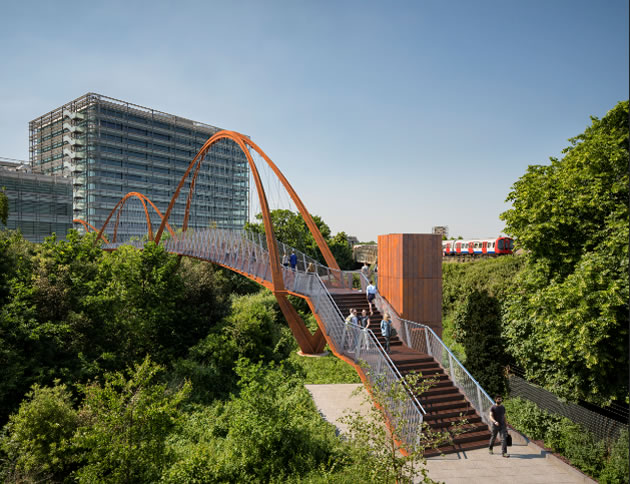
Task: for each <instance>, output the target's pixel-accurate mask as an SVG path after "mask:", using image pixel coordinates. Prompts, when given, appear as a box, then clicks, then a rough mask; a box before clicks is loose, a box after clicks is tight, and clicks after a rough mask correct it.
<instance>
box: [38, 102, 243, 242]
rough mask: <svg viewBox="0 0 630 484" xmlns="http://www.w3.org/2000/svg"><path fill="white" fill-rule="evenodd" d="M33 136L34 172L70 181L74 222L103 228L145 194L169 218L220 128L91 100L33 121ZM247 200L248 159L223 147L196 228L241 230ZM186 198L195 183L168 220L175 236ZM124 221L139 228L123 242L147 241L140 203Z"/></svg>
mask: <svg viewBox="0 0 630 484" xmlns="http://www.w3.org/2000/svg"><path fill="white" fill-rule="evenodd" d="M29 131H30V164H31V166H32V169H33V171H34V172H39V173H45V174H51V175H52V174H63V175H66V176H69V177H71V178H72V198H73V217H74V218H81V219H83V220H86V221H87V222H89V223H91V224H92V225H94V226H95V227H96V228H100V227H101V226H102V225H103V223H104V222H105V220H106V218H107V217H108V215H109V214H110V212H111V210H112V209H113V208H114V206H115V205H116V203H118V201H119V200H120V199H121V198H122V197H123V196H124V195H125V194H127V193H128V192H140V193H143V194H144V195H146V196H147V197H149V198H150V199H151V200H152V201H153V203H155V205H156V206H157V207H158V209H160V211H162V213H164V212H166V209H167V207H168V204H169V202H170V200H171V197H172V195H173V193H174V191H175V189H176V187H177V184H178V183H179V181H180V179H181V178H182V176H183V174H184V172H185V171H186V169H187V168H188V165H189V164H190V162H191V161H192V159H193V157H194V156H195V155H196V154H197V152H198V151H199V149H200V148H201V146H202V145H203V144H204V143H205V141H206V140H207V139H208V138H210V137H211V136H212V135H213V134H215V133H216V132H218V131H220V128H217V127H214V126H210V125H207V124H204V123H199V122H196V121H192V120H189V119H185V118H181V117H179V116H174V115H171V114H166V113H163V112H160V111H156V110H154V109H150V108H146V107H142V106H138V105H135V104H131V103H128V102H125V101H120V100H117V99H113V98H109V97H106V96H102V95H100V94H94V93H88V94H86V95H84V96H81V97H80V98H78V99H75V100H74V101H71V102H69V103H67V104H64V105H63V106H61V107H59V108H57V109H55V110H53V111H51V112H49V113H47V114H45V115H43V116H40V117H39V118H37V119H34V120H33V121H31V122H30V123H29ZM248 194H249V168H248V164H247V159H246V158H245V155H244V154H243V153H242V152H241V151H240V149H239V148H238V147H237V146H236V144H234V143H233V142H231V141H229V140H222V141H220V142H219V143H217V144H215V145H214V146H213V147H212V149H211V150H210V151H209V152H208V155H207V156H206V161H205V162H204V164H203V165H202V168H201V171H200V173H199V177H198V179H197V181H196V183H195V191H194V199H193V203H192V204H191V212H190V219H189V222H188V226H189V228H192V229H200V228H205V227H208V226H215V227H219V228H232V229H236V228H242V227H243V225H244V224H245V222H246V221H247V217H248ZM187 195H188V184H186V185H185V188H184V189H182V192H181V194H180V196H179V198H178V201H177V203H176V205H175V207H174V209H173V212H172V214H171V217H170V219H169V223H170V225H171V226H172V227H173V229H177V228H180V227H181V226H182V223H183V218H184V210H185V206H186V199H187ZM130 212H131V213H130ZM134 212H135V217H134V216H131V215H133V213H134ZM125 215H126V216H127V217H128V218H132V219H135V220H137V221H138V223H137V227H135V228H133V227H131V226H130V225H126V228H125V229H124V230H126V232H120V231H119V233H118V238H119V240H124V238H128V237H131V236H143V235H145V234H146V223H145V221H144V212H143V211H142V208H141V205H140V204H139V203H135V204H134V203H131V201H130V203H129V205H128V206H127V205H126V207H125ZM152 221H154V219H153V218H152ZM121 229H122V225H121Z"/></svg>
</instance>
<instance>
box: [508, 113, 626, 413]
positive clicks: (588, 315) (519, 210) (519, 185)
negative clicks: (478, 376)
mask: <svg viewBox="0 0 630 484" xmlns="http://www.w3.org/2000/svg"><path fill="white" fill-rule="evenodd" d="M627 120H628V102H627V101H625V102H621V103H619V104H618V105H617V106H616V107H615V108H614V109H612V110H611V111H609V112H608V114H607V115H606V116H605V117H604V118H603V119H601V120H599V119H597V118H592V125H591V126H589V127H588V128H587V129H586V131H585V132H584V133H583V134H581V135H579V136H577V137H576V138H573V139H571V140H570V141H571V144H572V145H571V146H570V147H568V148H566V149H565V156H564V158H563V159H562V160H557V159H552V160H551V165H549V166H539V165H536V166H530V167H529V169H528V171H527V173H526V174H525V175H524V176H523V177H521V179H520V180H519V181H517V182H516V183H515V185H514V187H513V190H512V192H511V193H510V195H509V197H508V201H511V202H512V207H513V208H512V209H510V210H508V211H507V212H505V213H504V214H502V216H501V217H502V218H503V220H505V222H506V232H507V233H509V234H510V235H513V236H515V237H516V239H517V243H518V245H519V246H520V247H522V248H524V249H525V250H526V252H527V255H526V267H525V269H524V270H523V271H521V272H520V274H519V275H518V277H517V278H516V283H517V284H518V291H516V292H514V294H513V295H512V296H511V297H510V298H509V301H508V303H507V304H506V320H508V321H509V322H510V324H509V325H506V331H505V335H506V337H507V339H508V342H509V351H510V353H511V354H512V355H513V357H514V358H515V359H516V360H517V362H518V363H519V364H520V366H522V367H523V368H525V369H526V371H527V377H528V378H530V379H534V380H535V381H539V382H544V384H545V386H546V388H548V389H550V390H551V391H554V392H555V393H557V394H560V395H562V396H564V397H566V398H570V399H578V398H581V399H584V400H587V401H591V402H594V403H599V404H605V403H607V402H610V401H611V400H622V401H623V400H626V399H627V396H628V379H629V376H628V366H629V365H628V353H629V351H628V324H627V315H628V306H627V303H628V297H629V283H628V250H627V244H628V237H629V231H628V218H629V212H628V197H629V192H628V126H627Z"/></svg>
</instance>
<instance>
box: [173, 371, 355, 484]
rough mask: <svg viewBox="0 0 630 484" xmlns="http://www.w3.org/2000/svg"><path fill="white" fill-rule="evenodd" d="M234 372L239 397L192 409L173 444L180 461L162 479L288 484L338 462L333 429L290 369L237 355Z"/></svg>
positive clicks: (339, 453)
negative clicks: (237, 376) (237, 380)
mask: <svg viewBox="0 0 630 484" xmlns="http://www.w3.org/2000/svg"><path fill="white" fill-rule="evenodd" d="M236 372H237V373H238V375H239V377H240V380H239V383H238V386H239V388H240V393H239V394H238V395H236V394H235V395H233V397H232V398H231V399H230V400H229V401H228V402H226V403H220V402H216V404H215V405H214V406H213V407H211V408H206V409H205V410H199V411H198V412H195V413H194V414H193V415H191V416H190V418H189V419H187V421H186V422H185V423H184V425H183V429H182V431H181V432H180V438H179V439H171V442H173V448H174V451H175V453H176V454H177V458H176V462H175V463H174V464H173V465H172V466H171V468H170V469H169V470H168V471H167V472H166V473H165V474H164V475H163V477H162V481H163V482H173V483H179V482H290V481H291V479H290V478H291V477H296V476H297V477H298V478H299V476H301V475H304V474H305V473H306V472H308V471H311V470H313V469H317V468H318V467H320V466H326V467H330V463H331V462H332V463H334V462H338V461H340V460H341V459H342V455H343V453H342V444H341V442H340V441H339V440H338V439H337V437H336V436H335V431H334V427H333V426H332V425H330V424H329V423H327V422H325V421H324V420H323V419H322V418H321V416H320V415H319V413H318V412H317V410H316V408H315V405H314V403H313V400H312V398H311V396H310V394H309V392H308V390H306V388H304V384H303V381H301V380H300V379H299V378H298V377H296V375H295V374H294V372H293V371H289V370H287V369H285V368H284V367H282V366H276V365H274V364H270V365H268V366H265V365H264V363H263V362H258V363H256V364H253V363H251V362H249V361H248V360H247V359H244V358H241V359H239V360H238V362H237V363H236ZM298 480H299V479H298ZM300 482H302V481H300Z"/></svg>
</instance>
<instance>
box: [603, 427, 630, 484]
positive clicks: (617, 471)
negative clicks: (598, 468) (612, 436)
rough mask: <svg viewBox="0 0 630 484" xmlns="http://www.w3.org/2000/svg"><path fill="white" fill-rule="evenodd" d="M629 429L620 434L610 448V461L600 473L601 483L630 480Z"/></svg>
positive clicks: (612, 483)
mask: <svg viewBox="0 0 630 484" xmlns="http://www.w3.org/2000/svg"><path fill="white" fill-rule="evenodd" d="M628 440H629V439H628V430H624V431H623V432H621V433H620V434H619V438H618V439H617V440H616V442H615V443H614V444H613V446H612V448H611V449H610V454H609V456H608V461H607V462H606V465H605V466H604V469H603V470H602V473H601V474H600V475H599V482H600V483H601V484H625V483H626V482H630V469H629V463H628V452H630V449H629V444H628Z"/></svg>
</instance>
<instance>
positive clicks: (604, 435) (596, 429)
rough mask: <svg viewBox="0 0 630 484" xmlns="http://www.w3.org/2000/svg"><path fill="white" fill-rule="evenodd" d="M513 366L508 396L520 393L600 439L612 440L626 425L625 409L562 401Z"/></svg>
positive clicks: (626, 410)
mask: <svg viewBox="0 0 630 484" xmlns="http://www.w3.org/2000/svg"><path fill="white" fill-rule="evenodd" d="M514 370H515V369H514V368H511V369H510V374H509V375H508V378H509V384H510V397H512V398H515V397H520V398H523V399H526V400H529V401H532V402H534V403H535V404H536V405H538V406H539V407H540V408H542V409H543V410H546V411H547V412H549V413H553V414H556V415H560V416H562V417H566V418H568V419H569V420H571V421H572V422H575V423H577V424H580V425H582V426H583V427H584V428H585V429H587V430H589V431H590V432H591V433H592V434H593V435H594V436H595V438H597V439H599V440H607V441H612V440H615V439H616V438H617V437H618V435H619V433H620V432H621V431H622V430H624V429H626V430H627V429H628V409H626V408H624V407H621V406H616V407H612V408H607V409H600V411H599V412H596V411H593V410H590V409H588V408H586V407H584V406H582V405H578V404H575V403H571V402H564V401H562V400H560V399H559V398H558V397H557V396H556V395H554V394H553V393H551V392H549V391H547V390H545V389H544V388H541V387H539V386H537V385H534V384H533V383H530V382H528V381H526V380H525V379H523V378H522V377H521V376H518V375H516V374H515V372H514ZM516 372H518V370H516ZM604 411H605V412H607V413H608V414H611V413H612V414H614V417H615V418H611V417H607V416H606V415H602V413H604Z"/></svg>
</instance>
